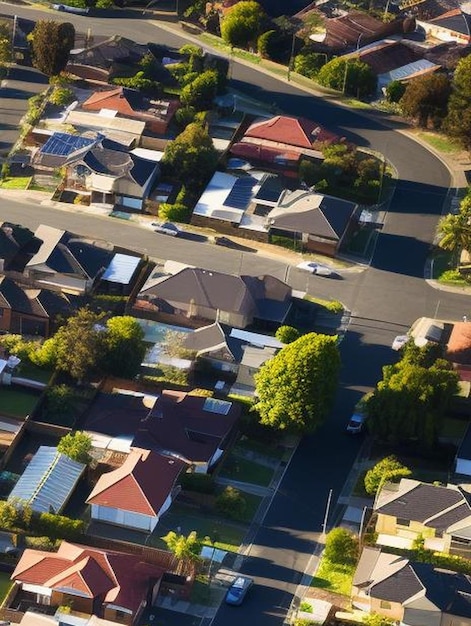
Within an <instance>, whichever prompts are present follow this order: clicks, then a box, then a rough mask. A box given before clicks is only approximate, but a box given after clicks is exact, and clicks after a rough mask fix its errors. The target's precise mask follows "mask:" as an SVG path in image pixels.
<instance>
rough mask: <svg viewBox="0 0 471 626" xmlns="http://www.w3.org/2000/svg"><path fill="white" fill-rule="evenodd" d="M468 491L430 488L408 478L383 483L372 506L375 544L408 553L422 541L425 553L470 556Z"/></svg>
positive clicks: (470, 509)
mask: <svg viewBox="0 0 471 626" xmlns="http://www.w3.org/2000/svg"><path fill="white" fill-rule="evenodd" d="M470 488H471V487H470V486H469V485H459V486H457V485H447V486H437V485H430V484H427V483H422V482H419V481H417V480H412V479H408V478H403V479H402V480H401V481H400V482H399V483H386V484H385V485H384V486H383V487H382V489H381V491H380V492H379V493H378V495H377V497H376V501H375V504H374V511H375V513H376V515H377V519H376V526H375V530H376V532H377V533H378V539H377V543H378V544H379V545H384V546H393V547H400V548H405V549H411V548H412V545H413V542H414V541H415V540H416V539H418V538H419V537H423V539H424V541H425V544H424V545H425V548H427V549H430V550H434V551H437V552H445V553H447V554H467V555H468V556H469V549H470V546H471V505H470V498H471V493H470V491H469V489H470Z"/></svg>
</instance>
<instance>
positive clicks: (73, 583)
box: [11, 541, 163, 613]
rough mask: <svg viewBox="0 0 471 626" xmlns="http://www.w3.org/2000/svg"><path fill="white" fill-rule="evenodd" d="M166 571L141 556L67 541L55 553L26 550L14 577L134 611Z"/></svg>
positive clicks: (17, 579) (27, 582)
mask: <svg viewBox="0 0 471 626" xmlns="http://www.w3.org/2000/svg"><path fill="white" fill-rule="evenodd" d="M162 574H163V569H162V568H160V567H157V566H155V565H151V564H149V563H146V562H144V561H142V560H141V559H140V557H138V556H135V555H132V554H125V553H124V552H113V551H108V550H100V549H96V548H89V547H88V546H80V545H77V544H72V543H68V542H67V541H63V542H62V543H61V545H60V547H59V550H58V551H57V553H55V554H54V553H52V552H43V551H41V550H29V549H28V550H25V551H24V552H23V554H22V556H21V559H20V560H19V562H18V565H17V566H16V568H15V571H14V572H13V574H12V575H11V578H12V580H15V581H17V582H18V583H26V584H34V585H40V586H43V587H48V588H49V589H58V590H59V589H62V590H64V591H65V592H66V593H67V592H68V593H70V594H72V595H73V592H74V590H75V591H76V592H77V593H80V594H83V595H85V596H86V597H89V598H98V599H99V600H101V601H102V602H103V604H108V603H112V604H114V605H116V606H120V607H123V608H125V609H128V610H130V611H132V612H133V613H134V612H135V611H137V609H138V608H139V606H140V604H141V602H142V600H144V599H145V598H146V595H147V591H148V588H149V581H150V580H151V579H159V578H160V577H161V576H162Z"/></svg>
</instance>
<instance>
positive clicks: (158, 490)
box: [87, 448, 185, 516]
mask: <svg viewBox="0 0 471 626" xmlns="http://www.w3.org/2000/svg"><path fill="white" fill-rule="evenodd" d="M184 467H185V464H184V463H183V462H182V461H180V460H178V459H175V458H169V457H165V456H162V455H160V454H158V453H157V452H151V451H149V450H141V449H138V448H135V449H133V450H131V453H130V454H129V455H128V457H127V459H126V461H125V462H124V463H123V465H122V466H121V467H119V468H118V469H116V470H114V471H112V472H108V473H107V474H103V475H102V476H101V477H100V479H99V480H98V482H97V484H96V485H95V487H94V489H93V491H92V492H91V494H90V495H89V496H88V499H87V503H88V504H99V505H101V506H107V507H112V508H115V509H121V510H124V511H132V512H134V513H141V514H143V515H151V516H157V515H158V514H159V512H160V509H161V508H162V506H163V504H164V503H165V500H166V499H167V496H168V495H169V493H170V492H171V490H172V488H173V486H174V484H175V481H176V479H177V477H178V475H179V474H180V472H181V471H182V470H183V468H184Z"/></svg>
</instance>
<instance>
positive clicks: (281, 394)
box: [254, 333, 340, 433]
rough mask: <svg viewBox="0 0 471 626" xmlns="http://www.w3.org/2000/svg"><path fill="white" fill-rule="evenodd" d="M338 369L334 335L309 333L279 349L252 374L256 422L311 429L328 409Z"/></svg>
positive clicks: (280, 427)
mask: <svg viewBox="0 0 471 626" xmlns="http://www.w3.org/2000/svg"><path fill="white" fill-rule="evenodd" d="M339 369H340V355H339V350H338V347H337V337H336V336H327V335H318V334H316V333H309V334H307V335H304V336H302V337H300V338H299V339H297V340H296V341H293V343H290V344H289V345H287V346H285V347H284V348H282V349H281V350H280V351H279V352H278V354H277V355H276V356H274V357H273V358H272V359H270V360H269V361H266V363H264V364H263V365H262V367H261V368H260V370H259V372H258V373H257V374H256V375H255V383H256V396H257V398H258V399H257V402H256V404H255V405H254V410H256V411H257V413H258V414H259V418H260V422H261V423H262V424H264V425H266V426H271V427H272V428H275V429H278V430H286V431H292V432H298V433H302V432H306V431H313V430H315V429H316V427H317V426H318V425H319V424H320V423H322V421H323V420H324V418H325V417H326V416H327V414H328V412H329V410H330V408H331V405H332V401H333V398H334V394H335V391H336V388H337V378H338V373H339Z"/></svg>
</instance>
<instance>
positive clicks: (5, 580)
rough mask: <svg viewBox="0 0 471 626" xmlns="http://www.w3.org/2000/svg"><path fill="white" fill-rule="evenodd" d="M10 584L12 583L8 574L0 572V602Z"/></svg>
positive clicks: (8, 589)
mask: <svg viewBox="0 0 471 626" xmlns="http://www.w3.org/2000/svg"><path fill="white" fill-rule="evenodd" d="M12 585H13V583H12V581H11V580H10V574H8V573H7V572H0V604H1V603H2V602H3V600H4V599H5V598H6V596H7V594H8V592H9V591H10V589H11V587H12Z"/></svg>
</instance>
